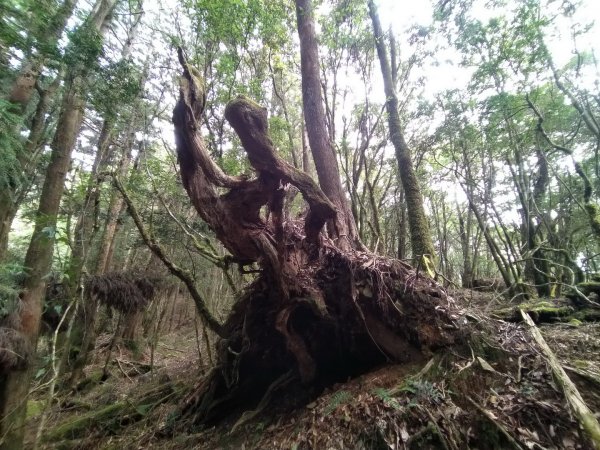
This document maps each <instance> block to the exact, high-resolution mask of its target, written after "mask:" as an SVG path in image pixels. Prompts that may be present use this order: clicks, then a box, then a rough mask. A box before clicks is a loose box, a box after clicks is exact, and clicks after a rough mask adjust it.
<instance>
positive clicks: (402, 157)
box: [369, 0, 435, 259]
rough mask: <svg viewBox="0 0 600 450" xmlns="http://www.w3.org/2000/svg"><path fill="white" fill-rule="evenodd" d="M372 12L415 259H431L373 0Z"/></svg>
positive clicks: (421, 205) (431, 255)
mask: <svg viewBox="0 0 600 450" xmlns="http://www.w3.org/2000/svg"><path fill="white" fill-rule="evenodd" d="M369 14H370V16H371V21H372V22H373V33H374V36H375V46H376V48H377V55H378V57H379V64H380V66H381V74H382V76H383V86H384V91H385V97H386V102H385V106H386V110H387V113H388V127H389V132H390V140H391V141H392V144H393V145H394V149H395V150H396V160H397V162H398V172H399V173H400V180H401V181H402V187H403V189H404V195H405V199H406V208H407V210H408V227H409V230H410V243H411V247H412V251H413V257H414V258H415V259H418V258H420V257H421V256H423V255H426V256H428V257H429V258H432V259H434V258H435V250H434V248H433V242H432V241H431V235H430V233H429V224H428V223H427V216H426V215H425V208H424V207H423V197H422V196H421V188H420V187H419V180H418V179H417V175H416V173H415V169H414V167H413V163H412V159H411V156H410V148H409V147H408V144H407V143H406V141H405V139H404V134H403V132H402V125H401V122H400V114H399V113H398V97H397V96H396V91H395V87H394V81H393V79H392V69H391V67H390V63H389V60H388V56H387V50H386V48H385V42H384V36H383V31H382V29H381V24H380V21H379V15H378V14H377V8H376V6H375V3H374V2H373V0H369Z"/></svg>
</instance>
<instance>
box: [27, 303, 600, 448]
mask: <svg viewBox="0 0 600 450" xmlns="http://www.w3.org/2000/svg"><path fill="white" fill-rule="evenodd" d="M457 297H459V301H460V302H461V304H463V303H464V304H465V307H466V309H467V311H468V313H467V314H466V317H468V318H469V323H468V324H466V325H465V326H469V327H471V328H472V330H473V335H474V339H473V340H472V342H471V345H470V346H467V347H465V348H455V349H452V350H447V351H445V352H444V353H443V354H436V355H433V356H432V358H431V359H430V360H429V361H424V362H422V363H415V364H413V365H404V366H400V365H390V366H384V367H381V368H379V369H377V370H375V371H372V372H370V373H368V374H365V375H362V376H360V377H357V378H355V379H353V380H348V381H347V382H345V383H340V384H337V385H334V386H331V387H329V388H327V389H325V390H324V391H323V392H321V393H317V392H306V390H305V389H304V388H303V387H302V386H301V385H300V384H295V385H293V386H291V387H290V386H289V385H288V386H286V387H285V389H283V388H282V389H280V390H279V391H275V392H273V393H272V398H271V401H270V403H269V404H268V405H267V406H266V407H264V408H258V409H260V411H256V412H254V413H253V412H248V411H246V412H244V411H241V410H238V411H232V414H231V416H230V417H229V418H228V419H226V420H224V421H222V422H220V423H218V424H213V425H212V426H210V427H208V428H205V429H199V428H193V427H191V426H189V425H187V424H186V423H185V421H182V422H180V423H177V424H176V425H177V427H176V429H177V430H178V431H177V432H176V433H172V432H167V431H166V430H169V429H172V427H173V425H174V423H173V422H174V421H175V420H176V419H175V416H174V415H173V411H175V410H176V407H177V404H178V403H179V402H180V399H181V398H183V397H184V395H185V393H186V392H188V391H189V389H191V388H192V386H193V385H194V383H195V382H196V381H197V379H198V378H199V376H200V374H199V370H198V368H197V364H196V363H197V358H198V356H197V355H198V353H197V346H196V343H195V337H194V330H193V328H187V329H182V330H179V332H178V333H175V334H172V335H168V336H166V337H164V338H163V340H162V341H161V344H159V345H158V347H157V356H156V360H157V365H158V366H161V368H160V369H159V370H158V371H157V372H156V373H155V374H154V375H149V374H148V375H140V376H136V377H132V376H131V375H129V378H128V377H127V376H125V375H124V373H123V372H125V373H127V371H126V370H120V369H119V367H118V365H117V366H116V367H114V368H113V376H112V377H111V378H110V379H109V380H107V382H106V383H104V384H101V385H98V386H96V387H94V388H93V389H92V390H90V391H89V392H84V393H81V394H77V395H76V396H74V397H72V398H70V399H69V401H65V399H62V400H61V399H59V400H61V401H62V403H61V407H58V405H56V406H53V408H52V411H51V413H50V416H49V421H48V429H47V431H46V433H45V435H44V436H45V441H44V443H43V446H45V447H46V448H115V449H121V448H131V449H134V448H157V449H158V448H161V449H163V448H164V449H187V448H200V449H218V448H222V449H237V448H245V449H251V448H256V449H305V448H306V449H308V448H311V449H347V448H351V449H354V448H359V449H360V448H364V449H380V448H381V449H387V448H392V449H393V448H413V449H428V448H431V449H438V448H442V449H463V448H472V449H507V448H522V449H527V448H531V449H587V448H592V447H591V446H590V444H589V443H588V442H587V440H586V439H585V437H584V436H583V434H582V431H581V430H580V429H579V426H578V423H577V422H576V421H575V420H574V419H573V418H572V416H571V414H570V412H569V410H568V407H567V404H566V401H565V399H564V396H563V394H562V392H561V391H560V390H559V389H558V388H557V386H556V385H555V383H554V381H553V379H552V375H551V372H550V368H549V367H548V365H547V363H546V361H545V359H544V358H543V357H542V356H541V355H540V353H539V351H538V350H537V348H536V345H535V343H534V342H533V341H532V339H531V337H530V335H529V332H528V331H526V330H525V329H524V328H523V327H522V326H521V325H519V324H514V323H507V322H503V321H500V320H493V319H489V318H486V316H485V315H484V314H482V313H481V311H482V310H485V309H486V306H487V305H488V304H489V303H493V302H495V300H494V297H493V296H490V295H488V296H487V297H486V296H485V295H483V296H482V294H481V293H477V296H476V298H473V297H471V298H470V299H467V298H466V297H468V296H460V295H458V296H457ZM467 300H468V301H467ZM541 330H542V332H543V333H544V336H545V337H546V339H547V342H548V344H549V345H550V346H551V348H552V349H553V350H554V351H555V352H556V354H557V356H558V357H559V359H560V360H561V363H562V364H563V366H564V367H565V368H566V370H567V371H568V373H569V375H570V376H571V377H572V379H573V381H574V382H576V384H577V386H578V388H579V389H580V390H581V393H582V395H583V397H584V399H585V401H586V403H587V404H588V406H589V407H590V408H591V409H592V410H593V411H600V383H599V382H598V380H600V376H599V375H598V374H599V368H600V351H599V350H600V324H592V323H590V324H582V325H580V326H577V327H575V326H569V325H564V324H555V325H546V326H542V327H541ZM121 359H122V360H126V359H127V358H126V357H125V356H123V355H121ZM121 366H123V364H121ZM115 405H119V406H115ZM31 423H32V425H33V424H35V423H36V418H35V417H32V419H31ZM74 423H75V424H76V425H79V426H75V427H73V424H74ZM215 425H216V426H215ZM57 430H58V431H57ZM65 430H67V431H66V432H65Z"/></svg>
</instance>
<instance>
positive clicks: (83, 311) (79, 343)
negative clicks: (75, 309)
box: [65, 14, 144, 385]
mask: <svg viewBox="0 0 600 450" xmlns="http://www.w3.org/2000/svg"><path fill="white" fill-rule="evenodd" d="M141 17H142V15H141V14H139V15H138V16H137V17H136V21H135V22H134V23H133V24H132V26H131V28H130V29H129V32H128V37H127V41H126V42H125V44H124V46H123V49H122V51H121V59H122V60H126V59H127V58H129V56H130V54H131V47H132V45H133V41H134V38H135V35H136V32H137V30H138V26H139V23H140V21H141ZM141 83H142V84H143V83H144V80H143V79H142V80H141ZM133 114H134V115H133V116H132V117H131V118H130V119H129V125H128V127H127V129H126V130H125V144H124V146H123V154H122V156H121V160H120V162H119V168H118V170H117V173H118V176H119V177H124V176H125V175H126V174H127V171H128V170H129V163H130V161H131V152H132V147H133V141H134V137H135V131H136V123H137V119H138V118H137V117H136V116H135V114H136V112H134V113H133ZM102 131H103V132H102V133H101V142H100V143H99V145H98V152H99V153H104V151H105V150H107V148H108V144H109V139H110V135H111V133H112V132H113V123H112V122H111V121H109V120H108V119H106V120H105V121H104V125H103V128H102ZM102 136H105V137H106V139H102ZM96 187H97V184H96ZM90 188H91V191H90V194H92V191H93V189H94V187H93V186H91V187H90ZM98 194H99V192H97V194H96V195H98ZM122 206H123V199H122V197H121V196H120V195H119V194H118V193H117V192H116V191H115V190H113V192H112V193H111V199H110V204H109V206H108V212H107V215H108V217H107V219H106V225H105V227H104V233H103V235H102V239H101V243H100V250H99V253H98V256H97V259H96V265H95V268H94V271H93V273H94V274H95V275H102V274H103V273H105V272H106V270H107V265H108V260H109V254H110V250H111V244H112V242H113V238H114V234H115V230H116V227H117V220H118V217H119V213H120V212H121V209H122ZM81 220H82V223H88V225H87V226H85V227H84V228H82V229H81V231H82V232H83V233H84V235H82V236H78V237H79V238H80V239H81V240H80V241H79V243H80V244H85V242H86V239H87V240H88V242H89V238H90V235H91V230H92V227H91V225H92V223H93V222H92V221H91V220H90V217H87V215H86V213H85V212H84V215H83V216H82V217H81ZM78 248H79V249H80V251H79V252H78V254H76V253H75V251H74V252H73V257H72V260H73V261H74V262H75V267H74V269H75V270H74V274H73V279H77V280H78V285H79V279H80V278H81V265H82V263H83V261H85V255H83V254H81V250H82V249H83V247H82V246H81V245H80V246H79V247H78ZM82 256H83V257H82ZM78 260H80V261H78ZM77 267H79V269H77ZM97 310H98V305H97V304H96V302H95V301H93V299H92V298H87V297H86V301H85V303H84V305H83V307H82V308H80V310H79V311H80V315H81V317H80V319H79V320H78V321H77V324H76V326H75V330H74V332H73V333H72V334H71V336H72V342H71V343H70V345H69V348H70V349H78V351H76V352H75V354H74V355H69V358H68V359H65V361H67V360H68V361H69V365H71V366H72V371H71V376H70V379H69V383H68V385H73V383H76V382H77V381H79V380H80V379H81V378H82V377H83V369H84V368H85V366H86V365H87V362H88V359H89V354H90V352H91V351H92V349H93V348H94V344H95V342H96V314H97Z"/></svg>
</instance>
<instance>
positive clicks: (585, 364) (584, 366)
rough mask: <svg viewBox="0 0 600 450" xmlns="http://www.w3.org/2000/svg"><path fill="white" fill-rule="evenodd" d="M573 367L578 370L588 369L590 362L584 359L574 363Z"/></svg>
mask: <svg viewBox="0 0 600 450" xmlns="http://www.w3.org/2000/svg"><path fill="white" fill-rule="evenodd" d="M573 365H574V366H575V367H577V368H578V369H587V368H588V367H589V365H590V362H589V361H584V360H582V359H576V360H574V361H573Z"/></svg>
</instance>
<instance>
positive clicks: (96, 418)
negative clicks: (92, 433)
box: [44, 402, 130, 441]
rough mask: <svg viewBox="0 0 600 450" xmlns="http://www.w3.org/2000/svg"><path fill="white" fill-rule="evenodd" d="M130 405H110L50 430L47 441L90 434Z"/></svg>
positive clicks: (121, 403)
mask: <svg viewBox="0 0 600 450" xmlns="http://www.w3.org/2000/svg"><path fill="white" fill-rule="evenodd" d="M129 406H130V405H129V404H128V403H125V402H120V403H115V404H113V405H108V406H106V407H104V408H102V409H99V410H98V411H92V412H89V413H86V414H83V415H82V416H79V417H77V418H75V419H74V420H71V421H69V422H66V423H63V424H61V425H59V426H57V427H56V428H54V429H52V430H49V431H48V433H46V436H45V437H44V438H45V440H47V441H58V440H62V439H76V438H80V437H82V436H84V435H86V434H88V433H89V429H90V428H91V427H94V426H98V425H101V424H102V423H106V422H107V421H110V419H112V418H114V417H116V416H118V415H120V414H121V413H122V412H123V411H124V410H125V409H126V408H127V407H129Z"/></svg>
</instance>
